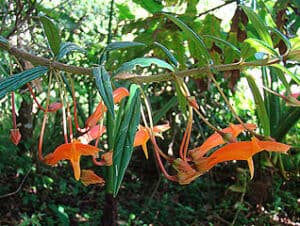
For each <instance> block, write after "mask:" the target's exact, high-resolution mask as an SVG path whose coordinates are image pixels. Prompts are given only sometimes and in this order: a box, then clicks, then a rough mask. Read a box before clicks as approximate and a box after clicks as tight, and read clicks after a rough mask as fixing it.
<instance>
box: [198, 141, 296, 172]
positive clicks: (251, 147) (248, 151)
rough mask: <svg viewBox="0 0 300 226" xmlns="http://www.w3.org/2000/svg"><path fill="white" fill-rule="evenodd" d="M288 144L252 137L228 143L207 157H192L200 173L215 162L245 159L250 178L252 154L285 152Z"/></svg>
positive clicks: (252, 170) (252, 169)
mask: <svg viewBox="0 0 300 226" xmlns="http://www.w3.org/2000/svg"><path fill="white" fill-rule="evenodd" d="M289 148H290V146H289V145H286V144H283V143H279V142H274V141H260V140H258V139H256V138H252V140H251V141H240V142H236V143H229V144H227V145H225V146H223V147H221V148H220V149H218V150H217V151H215V152H214V153H213V154H211V155H210V156H209V157H202V158H198V159H197V160H195V159H193V162H194V163H195V167H196V169H197V171H198V172H199V173H201V174H203V173H205V172H206V171H208V170H210V169H211V168H212V167H214V166H215V165H216V164H218V163H220V162H225V161H231V160H246V161H248V166H249V169H250V174H251V178H252V177H253V174H254V168H253V161H252V156H253V155H255V154H256V153H258V152H261V151H263V150H266V151H274V152H280V153H286V152H287V151H288V150H289Z"/></svg>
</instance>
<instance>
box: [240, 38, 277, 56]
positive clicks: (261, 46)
mask: <svg viewBox="0 0 300 226" xmlns="http://www.w3.org/2000/svg"><path fill="white" fill-rule="evenodd" d="M245 42H246V43H249V44H250V46H251V47H253V48H254V49H255V50H256V51H258V52H263V53H267V54H269V55H271V56H278V53H277V52H276V51H275V49H274V48H273V47H270V46H269V45H267V43H265V42H264V41H262V40H259V39H255V38H247V39H246V40H245Z"/></svg>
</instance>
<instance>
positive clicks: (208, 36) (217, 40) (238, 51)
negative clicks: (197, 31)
mask: <svg viewBox="0 0 300 226" xmlns="http://www.w3.org/2000/svg"><path fill="white" fill-rule="evenodd" d="M203 37H204V38H210V39H212V40H214V41H216V42H220V43H223V44H224V45H226V46H228V47H230V48H231V49H232V50H233V51H234V52H235V53H237V54H238V56H241V51H240V50H239V49H238V48H237V47H236V46H235V45H233V44H231V43H230V42H228V41H226V40H224V39H221V38H219V37H216V36H213V35H203Z"/></svg>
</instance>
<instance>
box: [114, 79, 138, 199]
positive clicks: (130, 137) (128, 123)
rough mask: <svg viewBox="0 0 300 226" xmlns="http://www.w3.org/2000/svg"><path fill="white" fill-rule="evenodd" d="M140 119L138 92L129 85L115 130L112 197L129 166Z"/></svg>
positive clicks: (136, 88) (134, 87)
mask: <svg viewBox="0 0 300 226" xmlns="http://www.w3.org/2000/svg"><path fill="white" fill-rule="evenodd" d="M139 119H140V92H139V88H138V86H137V85H134V84H133V85H131V87H130V96H129V99H128V101H127V103H126V106H125V110H124V112H123V114H122V119H121V120H120V121H119V122H120V125H119V126H118V128H117V130H116V136H115V142H114V149H113V169H114V183H113V184H114V192H113V193H114V196H116V195H117V193H118V190H119V188H120V185H121V182H122V180H123V177H124V174H125V171H126V169H127V166H128V164H129V161H130V158H131V154H132V150H133V142H134V137H135V133H136V130H137V126H138V124H139Z"/></svg>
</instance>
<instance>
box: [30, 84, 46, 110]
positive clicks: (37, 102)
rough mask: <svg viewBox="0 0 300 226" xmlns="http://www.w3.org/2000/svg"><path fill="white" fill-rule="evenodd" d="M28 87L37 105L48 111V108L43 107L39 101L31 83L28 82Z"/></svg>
mask: <svg viewBox="0 0 300 226" xmlns="http://www.w3.org/2000/svg"><path fill="white" fill-rule="evenodd" d="M27 88H28V89H29V92H30V94H31V96H32V97H33V100H34V102H35V103H36V105H37V106H38V108H39V109H41V110H42V111H43V112H46V109H45V108H43V106H42V105H41V104H40V103H39V101H38V100H37V98H36V96H35V94H34V92H33V90H32V87H31V85H30V84H29V83H27Z"/></svg>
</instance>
